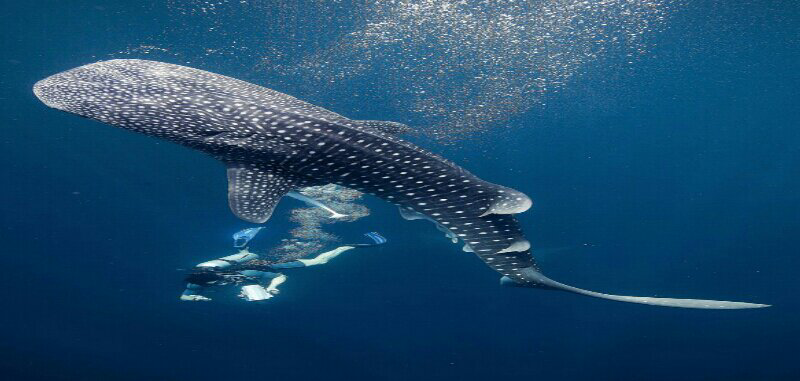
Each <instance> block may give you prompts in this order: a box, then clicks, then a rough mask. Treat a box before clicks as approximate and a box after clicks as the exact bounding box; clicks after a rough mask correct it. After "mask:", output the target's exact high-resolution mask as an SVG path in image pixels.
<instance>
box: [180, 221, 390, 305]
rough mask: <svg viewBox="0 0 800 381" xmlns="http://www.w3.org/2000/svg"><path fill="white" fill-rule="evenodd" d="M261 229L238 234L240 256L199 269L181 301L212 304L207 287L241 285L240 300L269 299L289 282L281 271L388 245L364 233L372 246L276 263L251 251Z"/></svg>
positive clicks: (375, 235)
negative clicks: (367, 248)
mask: <svg viewBox="0 0 800 381" xmlns="http://www.w3.org/2000/svg"><path fill="white" fill-rule="evenodd" d="M259 230H261V228H251V229H245V230H242V231H240V232H238V233H236V234H234V236H233V238H234V247H237V248H240V251H239V252H238V253H236V254H233V255H228V256H226V257H222V258H218V259H215V260H212V261H208V262H203V263H201V264H199V265H197V266H195V268H194V269H193V271H192V272H191V273H190V274H189V275H188V276H187V277H186V290H184V291H183V294H181V297H180V299H181V300H184V301H209V300H211V298H209V297H207V296H204V295H203V292H204V291H205V290H206V289H207V288H209V287H212V286H224V285H229V284H235V285H241V292H240V293H239V297H240V298H242V299H244V300H246V301H249V302H255V301H261V300H267V299H270V298H272V297H273V296H275V295H277V294H278V293H279V290H278V286H279V285H280V284H282V283H283V282H285V281H286V279H287V276H286V275H283V274H281V273H280V272H278V271H280V270H284V269H295V268H301V267H308V266H316V265H322V264H325V263H328V261H330V260H331V259H333V258H336V257H337V256H339V255H340V254H341V253H343V252H345V251H348V250H351V249H355V248H362V247H371V246H377V245H380V244H383V243H386V238H383V236H381V235H380V234H378V233H376V232H370V233H366V234H364V235H365V236H366V237H367V238H369V239H370V240H371V242H369V243H356V244H346V245H343V246H339V247H337V248H335V249H333V250H331V251H327V252H324V253H322V254H319V255H317V256H316V257H314V258H311V259H296V260H289V261H285V262H272V261H268V260H265V259H260V257H259V255H258V254H255V253H252V252H250V251H249V250H248V249H247V246H246V245H247V243H248V242H249V241H250V240H251V239H253V237H254V236H255V235H256V234H258V231H259ZM265 286H266V287H265Z"/></svg>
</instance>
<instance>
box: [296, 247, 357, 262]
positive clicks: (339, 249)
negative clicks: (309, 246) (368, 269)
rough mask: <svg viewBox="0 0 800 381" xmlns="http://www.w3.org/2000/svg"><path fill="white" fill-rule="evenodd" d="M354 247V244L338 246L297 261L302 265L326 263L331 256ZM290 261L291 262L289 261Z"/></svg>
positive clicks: (333, 256)
mask: <svg viewBox="0 0 800 381" xmlns="http://www.w3.org/2000/svg"><path fill="white" fill-rule="evenodd" d="M351 249H355V247H354V246H339V247H337V248H335V249H333V250H331V251H326V252H324V253H322V254H320V255H317V256H316V257H314V258H311V259H298V260H297V262H300V263H302V264H303V265H304V266H316V265H324V264H326V263H328V261H330V260H331V259H333V258H336V257H338V256H339V254H341V253H344V252H345V251H347V250H351ZM290 263H291V262H290Z"/></svg>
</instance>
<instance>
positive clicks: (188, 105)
mask: <svg viewBox="0 0 800 381" xmlns="http://www.w3.org/2000/svg"><path fill="white" fill-rule="evenodd" d="M206 75H210V73H207V72H204V71H201V70H197V69H190V68H185V67H182V66H177V65H171V64H166V63H161V62H153V61H144V60H127V59H126V60H111V61H101V62H97V63H93V64H89V65H85V66H81V67H78V68H75V69H72V70H68V71H65V72H62V73H58V74H55V75H52V76H50V77H47V78H45V79H43V80H41V81H39V82H37V83H36V84H35V85H34V87H33V92H34V94H35V95H36V96H37V97H38V98H39V99H40V100H41V101H42V102H44V104H46V105H47V106H49V107H52V108H55V109H58V110H62V111H66V112H69V113H73V114H77V115H80V116H83V117H86V118H90V119H94V120H98V121H100V122H103V123H107V124H111V125H114V126H117V127H121V128H124V129H127V130H132V131H136V132H140V133H144V134H147V135H151V136H156V137H159V138H163V139H168V140H172V141H176V142H179V143H182V144H187V145H192V146H198V145H206V146H220V145H225V144H226V143H228V142H229V141H230V140H231V139H228V141H225V140H223V139H222V136H221V135H222V134H227V137H228V138H231V137H232V136H231V134H232V133H233V132H232V130H236V129H237V125H239V124H242V123H241V122H240V121H239V119H241V116H237V115H238V114H240V113H241V112H242V109H246V108H247V107H242V104H241V103H247V102H246V101H241V100H239V99H237V98H236V97H235V96H232V94H234V93H235V92H236V90H237V89H236V88H235V87H236V85H238V84H239V83H243V82H241V81H237V80H233V79H231V78H227V77H222V76H214V77H211V79H212V80H209V79H208V78H205V76H206ZM213 78H227V79H229V81H225V82H224V83H222V82H219V81H218V82H214V81H213ZM232 84H233V86H232ZM248 106H249V105H248Z"/></svg>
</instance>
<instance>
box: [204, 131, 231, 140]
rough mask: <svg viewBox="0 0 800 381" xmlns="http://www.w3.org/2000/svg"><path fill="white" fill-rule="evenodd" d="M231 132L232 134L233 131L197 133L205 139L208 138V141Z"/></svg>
mask: <svg viewBox="0 0 800 381" xmlns="http://www.w3.org/2000/svg"><path fill="white" fill-rule="evenodd" d="M230 132H232V131H225V130H220V131H212V130H200V131H197V134H199V135H202V136H203V137H204V138H206V139H211V138H216V137H219V136H222V135H223V134H227V133H230Z"/></svg>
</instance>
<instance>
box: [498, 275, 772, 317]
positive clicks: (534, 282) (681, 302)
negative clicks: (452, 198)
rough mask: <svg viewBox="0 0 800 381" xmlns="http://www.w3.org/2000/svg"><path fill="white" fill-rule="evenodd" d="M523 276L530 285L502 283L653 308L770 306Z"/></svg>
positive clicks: (507, 281)
mask: <svg viewBox="0 0 800 381" xmlns="http://www.w3.org/2000/svg"><path fill="white" fill-rule="evenodd" d="M522 274H524V277H525V279H527V280H528V281H529V282H528V283H519V282H516V281H514V280H512V279H511V278H509V277H507V276H504V277H503V278H502V279H500V283H501V284H502V285H505V286H513V287H536V288H548V289H555V290H562V291H569V292H574V293H576V294H581V295H586V296H592V297H595V298H601V299H608V300H616V301H618V302H628V303H639V304H648V305H651V306H664V307H678V308H698V309H711V310H739V309H746V308H763V307H769V304H757V303H745V302H729V301H724V300H702V299H674V298H650V297H644V296H624V295H610V294H603V293H600V292H594V291H589V290H584V289H580V288H577V287H572V286H568V285H566V284H563V283H559V282H556V281H554V280H552V279H550V278H548V277H546V276H544V275H543V274H542V273H540V272H539V271H538V270H536V269H533V268H530V267H529V268H526V269H523V270H522Z"/></svg>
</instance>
